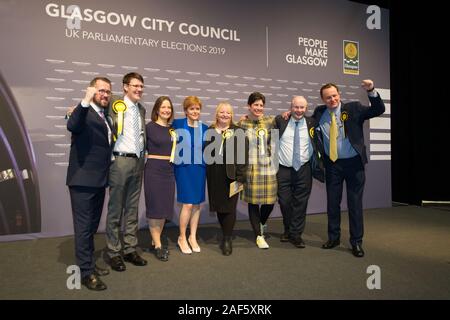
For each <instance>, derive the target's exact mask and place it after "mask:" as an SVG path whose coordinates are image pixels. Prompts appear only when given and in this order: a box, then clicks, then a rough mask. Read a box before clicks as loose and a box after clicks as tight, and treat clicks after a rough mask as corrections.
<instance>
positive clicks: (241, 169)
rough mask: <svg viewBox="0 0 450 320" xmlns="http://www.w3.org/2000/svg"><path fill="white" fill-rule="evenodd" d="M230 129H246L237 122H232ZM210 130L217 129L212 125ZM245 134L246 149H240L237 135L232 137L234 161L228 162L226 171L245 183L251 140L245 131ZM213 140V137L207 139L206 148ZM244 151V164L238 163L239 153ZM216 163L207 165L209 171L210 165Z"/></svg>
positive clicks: (233, 178) (229, 175) (231, 177)
mask: <svg viewBox="0 0 450 320" xmlns="http://www.w3.org/2000/svg"><path fill="white" fill-rule="evenodd" d="M230 129H232V130H244V129H242V128H241V127H238V126H236V125H235V124H232V125H231V126H230ZM208 130H215V129H214V128H213V127H212V126H210V127H209V128H208ZM243 136H244V137H245V144H244V150H242V149H239V145H238V138H237V137H236V135H234V136H233V137H232V138H233V139H234V141H233V144H234V161H233V163H231V164H226V171H227V177H228V178H229V179H231V180H235V181H238V182H241V183H245V182H246V172H247V165H248V148H249V142H248V138H247V136H246V135H245V132H243ZM212 142H213V139H211V140H210V141H206V142H205V148H206V147H207V146H208V145H209V144H211V143H212ZM226 145H227V144H226V143H224V145H223V147H224V148H226ZM242 151H244V160H245V163H243V164H238V153H240V152H242ZM224 162H225V161H224ZM211 165H214V164H209V165H206V171H207V173H208V171H209V170H208V167H209V166H211Z"/></svg>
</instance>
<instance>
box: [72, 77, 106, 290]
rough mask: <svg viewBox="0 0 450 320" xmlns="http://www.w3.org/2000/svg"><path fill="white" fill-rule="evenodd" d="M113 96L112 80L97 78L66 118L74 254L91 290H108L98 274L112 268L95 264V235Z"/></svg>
mask: <svg viewBox="0 0 450 320" xmlns="http://www.w3.org/2000/svg"><path fill="white" fill-rule="evenodd" d="M110 97H111V82H110V81H109V80H108V79H107V78H102V77H98V78H95V79H93V80H92V81H91V83H90V86H89V87H88V88H87V90H86V95H85V97H84V99H83V100H82V101H81V103H80V104H79V105H78V106H77V107H76V108H75V109H74V110H73V112H72V114H71V116H70V118H69V119H68V121H67V130H69V131H70V132H71V133H72V141H71V147H70V157H69V167H68V169H67V181H66V184H67V186H68V187H69V192H70V200H71V204H72V215H73V225H74V231H75V255H76V261H77V265H78V266H79V267H80V271H81V282H82V283H83V284H84V285H85V286H86V287H87V288H88V289H91V290H96V291H99V290H105V289H106V285H105V284H104V283H103V281H102V280H101V279H100V278H99V277H98V276H100V275H102V276H103V275H107V274H108V273H109V271H108V270H107V269H102V268H100V267H98V266H97V265H96V264H95V259H94V234H95V233H96V232H97V228H98V225H99V222H100V217H101V215H102V210H103V201H104V199H105V189H106V186H107V183H108V171H109V165H110V162H111V130H110V128H109V126H108V123H107V122H106V118H105V116H104V114H103V110H104V109H105V108H107V107H108V104H109V100H110Z"/></svg>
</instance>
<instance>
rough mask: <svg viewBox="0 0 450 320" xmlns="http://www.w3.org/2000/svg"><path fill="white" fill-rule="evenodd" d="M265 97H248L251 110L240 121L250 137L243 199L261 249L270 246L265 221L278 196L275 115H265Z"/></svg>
mask: <svg viewBox="0 0 450 320" xmlns="http://www.w3.org/2000/svg"><path fill="white" fill-rule="evenodd" d="M265 102H266V98H265V97H264V95H263V94H262V93H259V92H253V93H252V94H251V95H250V96H249V97H248V101H247V104H248V110H249V114H248V115H247V117H246V119H241V121H239V126H240V127H241V128H243V129H244V130H246V133H247V137H248V139H249V146H250V148H249V161H248V167H247V171H246V180H247V183H246V184H245V185H244V192H243V194H242V200H244V201H245V202H247V203H248V216H249V219H250V223H251V225H252V228H253V231H254V233H255V237H256V245H257V246H258V248H260V249H268V248H269V245H268V244H267V242H266V241H265V239H264V225H265V224H266V222H267V219H268V218H269V215H270V213H271V212H272V210H273V206H274V204H275V202H276V200H277V177H276V173H277V172H276V171H277V170H276V169H277V167H276V164H277V160H278V159H277V155H276V154H272V149H273V147H271V142H272V139H271V138H272V131H273V129H276V125H275V119H274V117H272V116H264V104H265Z"/></svg>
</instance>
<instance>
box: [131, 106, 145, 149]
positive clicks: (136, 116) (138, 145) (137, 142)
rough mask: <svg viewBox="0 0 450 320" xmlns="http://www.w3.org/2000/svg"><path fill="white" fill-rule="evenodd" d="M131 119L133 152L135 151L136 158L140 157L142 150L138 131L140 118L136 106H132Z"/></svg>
mask: <svg viewBox="0 0 450 320" xmlns="http://www.w3.org/2000/svg"><path fill="white" fill-rule="evenodd" d="M132 116H133V118H132V125H133V129H134V135H135V136H134V145H135V150H136V155H137V156H138V157H140V156H141V151H142V150H143V145H142V144H143V143H142V141H141V130H140V126H139V121H141V117H140V113H139V108H138V106H136V105H135V106H134V113H133V114H132Z"/></svg>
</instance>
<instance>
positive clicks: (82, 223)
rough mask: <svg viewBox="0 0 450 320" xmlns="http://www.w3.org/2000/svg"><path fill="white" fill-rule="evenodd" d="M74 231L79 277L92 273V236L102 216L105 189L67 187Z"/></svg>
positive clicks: (93, 262)
mask: <svg viewBox="0 0 450 320" xmlns="http://www.w3.org/2000/svg"><path fill="white" fill-rule="evenodd" d="M69 191H70V201H71V204H72V216H73V228H74V231H75V257H76V262H77V265H78V266H79V267H80V270H81V277H85V276H88V275H90V274H91V273H93V271H94V267H95V259H94V234H95V233H96V232H97V229H98V224H99V223H100V217H101V216H102V210H103V201H104V200H105V188H91V187H78V186H76V187H69Z"/></svg>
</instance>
